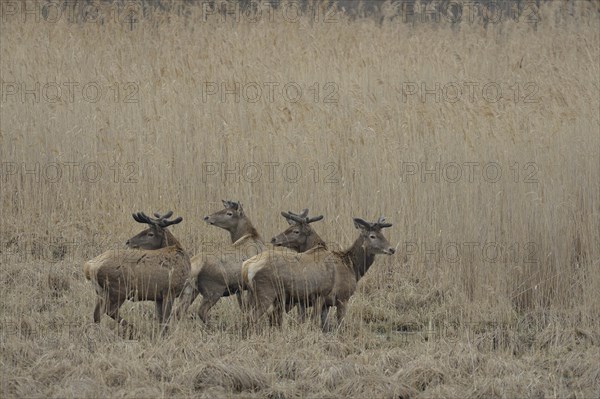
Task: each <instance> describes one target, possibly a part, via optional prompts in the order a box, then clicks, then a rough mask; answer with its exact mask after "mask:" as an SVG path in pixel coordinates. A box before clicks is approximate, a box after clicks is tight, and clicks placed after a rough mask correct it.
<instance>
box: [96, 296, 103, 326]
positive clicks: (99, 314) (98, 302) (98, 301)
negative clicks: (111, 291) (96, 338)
mask: <svg viewBox="0 0 600 399" xmlns="http://www.w3.org/2000/svg"><path fill="white" fill-rule="evenodd" d="M105 311H106V310H105V309H104V298H102V297H100V296H98V297H97V298H96V306H95V307H94V323H100V318H101V317H102V314H103V313H104V312H105Z"/></svg>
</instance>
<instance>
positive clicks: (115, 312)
mask: <svg viewBox="0 0 600 399" xmlns="http://www.w3.org/2000/svg"><path fill="white" fill-rule="evenodd" d="M123 302H124V301H122V300H118V301H112V300H110V299H109V300H108V306H107V307H106V314H107V315H108V316H110V317H111V318H112V319H113V320H115V321H116V322H117V323H118V327H120V328H122V329H123V330H122V335H123V338H127V334H126V331H127V329H128V328H129V339H132V338H133V326H131V325H130V324H129V323H127V321H126V320H125V319H122V318H121V316H119V309H120V308H121V305H122V304H123Z"/></svg>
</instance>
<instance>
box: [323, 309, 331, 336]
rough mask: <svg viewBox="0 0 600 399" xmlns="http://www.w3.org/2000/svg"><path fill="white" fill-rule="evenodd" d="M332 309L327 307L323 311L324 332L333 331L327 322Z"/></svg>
mask: <svg viewBox="0 0 600 399" xmlns="http://www.w3.org/2000/svg"><path fill="white" fill-rule="evenodd" d="M329 309H330V307H329V306H327V305H325V306H323V308H322V309H321V329H322V330H323V331H329V330H330V329H331V327H330V325H329V323H328V322H327V317H328V316H329Z"/></svg>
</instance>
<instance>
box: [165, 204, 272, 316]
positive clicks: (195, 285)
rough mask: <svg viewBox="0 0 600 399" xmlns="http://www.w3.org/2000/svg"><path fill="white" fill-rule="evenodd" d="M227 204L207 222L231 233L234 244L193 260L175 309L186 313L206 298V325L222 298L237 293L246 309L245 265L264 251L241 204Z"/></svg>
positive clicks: (203, 308)
mask: <svg viewBox="0 0 600 399" xmlns="http://www.w3.org/2000/svg"><path fill="white" fill-rule="evenodd" d="M223 205H224V207H225V208H224V209H222V210H220V211H218V212H215V213H213V214H212V215H209V216H206V217H205V218H204V221H205V222H206V223H208V224H210V225H212V226H216V227H220V228H222V229H225V230H227V231H228V232H229V234H230V236H231V244H230V245H228V246H226V247H224V248H221V250H219V251H216V252H217V253H214V254H213V253H203V254H200V255H196V256H194V257H193V258H192V271H191V274H190V278H189V280H188V282H187V283H186V286H185V289H184V292H183V294H182V295H181V297H180V303H179V304H178V306H177V309H176V310H175V314H176V315H177V316H181V315H183V313H185V311H186V310H187V309H188V307H189V306H190V305H191V304H192V302H193V301H194V299H195V298H196V296H198V294H201V295H202V303H201V304H200V309H199V311H198V315H199V316H200V319H202V321H203V322H204V323H207V322H208V312H209V310H210V309H211V308H212V307H213V306H214V305H215V304H216V303H217V302H218V301H219V299H221V298H222V297H225V296H230V295H233V294H235V295H236V297H237V300H238V304H239V305H240V308H243V306H244V304H243V301H242V296H241V294H242V291H243V290H244V286H243V282H242V275H241V266H242V262H243V261H244V259H247V258H250V257H252V256H253V255H255V254H258V253H260V252H262V251H263V250H264V248H265V245H264V243H263V241H262V239H261V237H260V235H259V234H258V232H257V231H256V229H255V228H254V226H253V225H252V222H251V221H250V219H249V218H248V216H247V215H246V213H245V212H244V209H243V208H242V205H241V204H240V203H239V202H233V201H225V200H223Z"/></svg>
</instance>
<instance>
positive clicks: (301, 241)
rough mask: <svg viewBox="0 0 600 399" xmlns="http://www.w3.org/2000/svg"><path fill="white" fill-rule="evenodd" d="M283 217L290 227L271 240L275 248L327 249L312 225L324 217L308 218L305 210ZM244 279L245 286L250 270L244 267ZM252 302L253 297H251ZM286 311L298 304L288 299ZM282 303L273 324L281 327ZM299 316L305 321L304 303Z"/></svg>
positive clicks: (277, 304)
mask: <svg viewBox="0 0 600 399" xmlns="http://www.w3.org/2000/svg"><path fill="white" fill-rule="evenodd" d="M281 216H283V217H284V218H285V219H286V220H287V222H288V224H290V227H288V228H287V229H286V230H285V231H284V232H282V233H280V234H278V235H276V236H275V237H273V238H272V239H271V244H273V245H274V246H275V247H284V248H289V249H290V250H292V251H295V252H306V251H309V250H313V249H316V248H327V244H326V243H325V241H323V239H322V238H321V237H320V236H319V234H317V232H316V231H315V230H314V229H313V228H312V227H311V225H310V224H311V223H314V222H317V221H319V220H322V219H323V215H319V216H315V217H312V218H311V217H308V209H303V210H302V212H300V213H298V214H296V213H294V212H292V211H288V212H281ZM242 278H243V280H244V284H246V285H247V283H248V270H247V268H244V265H242ZM250 300H252V297H250ZM284 304H285V311H286V312H289V311H290V310H291V309H292V308H293V307H294V306H295V305H296V303H295V302H294V301H293V300H291V299H290V298H287V299H286V301H285V303H284ZM281 305H282V304H281V302H279V301H277V302H276V304H275V306H276V308H277V310H276V311H274V312H273V313H272V317H271V319H270V320H271V324H275V325H281V322H282V319H281V316H282V312H281V311H280V306H281ZM298 305H299V306H298V315H299V317H300V321H303V320H304V318H305V316H306V312H305V308H304V306H303V305H302V303H299V304H298Z"/></svg>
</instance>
